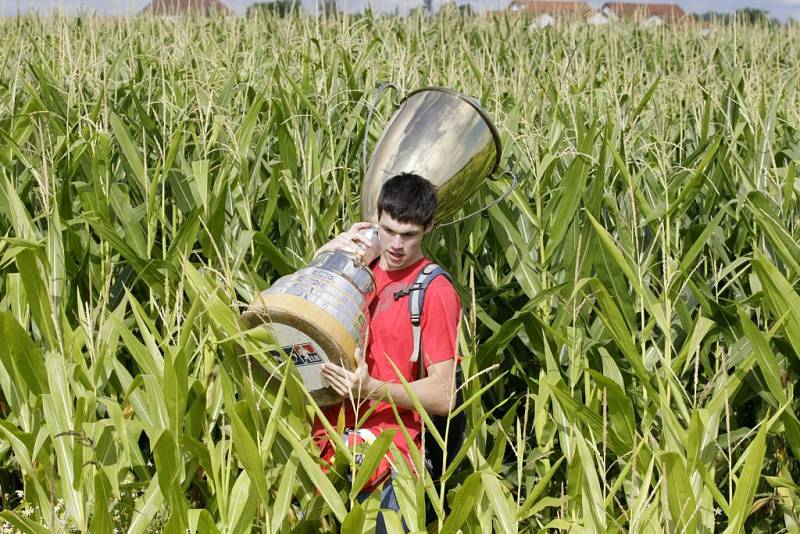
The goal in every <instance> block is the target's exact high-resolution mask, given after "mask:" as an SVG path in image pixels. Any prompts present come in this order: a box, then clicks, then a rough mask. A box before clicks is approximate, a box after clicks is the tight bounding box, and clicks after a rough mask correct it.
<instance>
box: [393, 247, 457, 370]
mask: <svg viewBox="0 0 800 534" xmlns="http://www.w3.org/2000/svg"><path fill="white" fill-rule="evenodd" d="M437 276H444V277H445V278H447V279H448V280H450V281H451V282H452V279H451V278H450V275H449V274H448V273H447V271H445V270H444V269H442V268H441V267H440V266H438V265H437V264H435V263H429V264H428V265H426V266H425V267H423V268H422V270H421V271H420V272H419V274H418V275H417V278H416V280H414V283H413V284H412V285H411V287H409V288H408V289H405V290H403V291H397V292H396V293H395V294H394V299H395V300H398V299H400V298H402V297H404V296H406V295H408V313H409V316H410V317H411V333H412V335H413V336H414V349H413V350H412V352H411V356H409V358H408V359H409V360H410V361H412V362H416V361H419V355H420V352H422V306H423V304H424V302H425V290H426V289H428V286H429V285H430V283H431V282H433V280H434V279H435V278H436V277H437ZM423 373H424V369H423V366H422V365H421V364H420V372H419V375H420V377H422V375H423Z"/></svg>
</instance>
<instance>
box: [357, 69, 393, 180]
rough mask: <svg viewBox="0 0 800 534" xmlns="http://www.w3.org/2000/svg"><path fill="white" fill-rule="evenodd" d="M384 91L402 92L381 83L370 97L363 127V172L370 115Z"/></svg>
mask: <svg viewBox="0 0 800 534" xmlns="http://www.w3.org/2000/svg"><path fill="white" fill-rule="evenodd" d="M386 89H394V90H395V91H397V92H398V93H402V92H403V90H402V89H400V87H398V86H396V85H395V84H393V83H391V82H383V83H381V84H380V85H379V86H378V88H377V89H376V90H375V95H374V96H373V97H372V104H370V106H369V113H368V114H367V124H366V125H365V126H364V145H363V147H362V150H361V163H362V164H363V167H364V170H365V171H366V169H367V140H369V125H370V123H371V122H372V113H373V112H374V111H375V106H377V105H378V100H379V99H380V97H381V95H382V94H383V92H384V91H385V90H386Z"/></svg>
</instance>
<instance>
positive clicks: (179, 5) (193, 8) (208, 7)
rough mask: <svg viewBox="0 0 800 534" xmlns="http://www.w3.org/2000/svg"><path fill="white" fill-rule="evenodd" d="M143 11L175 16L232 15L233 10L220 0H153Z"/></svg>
mask: <svg viewBox="0 0 800 534" xmlns="http://www.w3.org/2000/svg"><path fill="white" fill-rule="evenodd" d="M142 13H146V14H150V15H161V16H167V17H174V16H177V15H186V14H190V13H191V14H201V15H215V14H222V15H232V14H233V12H232V11H231V10H230V8H228V6H226V5H225V4H223V3H222V2H220V1H219V0H153V1H152V2H150V4H148V5H147V7H145V8H144V9H143V10H142Z"/></svg>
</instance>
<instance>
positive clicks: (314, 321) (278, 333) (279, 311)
mask: <svg viewBox="0 0 800 534" xmlns="http://www.w3.org/2000/svg"><path fill="white" fill-rule="evenodd" d="M242 320H243V322H244V323H245V325H246V326H247V327H248V328H255V327H258V326H263V327H264V328H267V329H268V330H269V331H270V332H271V334H272V335H273V336H274V338H275V340H276V342H277V344H278V345H280V346H281V348H282V349H283V352H285V353H286V355H287V356H289V357H290V358H292V360H293V361H294V364H295V367H297V370H298V371H299V373H300V376H301V377H302V379H303V384H304V386H305V388H306V390H307V391H308V392H309V393H310V394H311V397H312V398H313V399H314V401H315V402H316V403H317V404H318V405H319V406H330V405H332V404H336V403H337V402H340V401H341V400H342V397H341V396H340V395H339V394H338V393H336V391H335V390H334V389H333V388H331V387H330V386H329V385H328V384H327V382H326V381H325V379H323V378H322V375H321V373H320V368H321V366H322V364H323V363H324V362H327V361H330V362H333V363H336V364H338V365H341V366H342V367H344V368H346V369H349V370H353V369H354V368H355V365H356V362H355V359H354V354H355V351H356V340H355V339H354V338H353V336H352V335H351V334H350V333H349V332H348V331H347V329H346V328H345V327H344V326H343V325H342V324H341V323H340V322H339V321H338V320H337V319H336V318H335V317H334V316H332V315H331V314H330V313H328V312H327V311H325V310H324V309H322V308H321V307H319V306H317V305H316V304H313V303H311V302H308V301H307V300H305V299H303V298H300V297H297V296H294V295H286V294H262V295H261V296H260V297H259V298H258V299H257V300H256V301H255V302H254V303H253V304H252V305H251V306H250V308H249V309H248V310H247V311H246V312H245V313H244V314H242ZM273 356H275V358H276V359H277V360H278V361H279V362H280V361H281V359H282V355H281V353H280V352H279V351H275V353H274V354H273Z"/></svg>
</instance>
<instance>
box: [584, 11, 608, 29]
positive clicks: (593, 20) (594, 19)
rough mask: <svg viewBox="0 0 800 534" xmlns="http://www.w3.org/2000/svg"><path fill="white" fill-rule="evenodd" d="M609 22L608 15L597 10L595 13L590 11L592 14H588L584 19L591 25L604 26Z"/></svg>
mask: <svg viewBox="0 0 800 534" xmlns="http://www.w3.org/2000/svg"><path fill="white" fill-rule="evenodd" d="M609 22H610V21H609V19H608V17H607V16H605V15H603V14H602V13H600V12H599V11H598V12H596V13H592V15H591V16H589V17H588V18H587V19H586V23H587V24H590V25H592V26H605V25H606V24H608V23H609Z"/></svg>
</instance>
